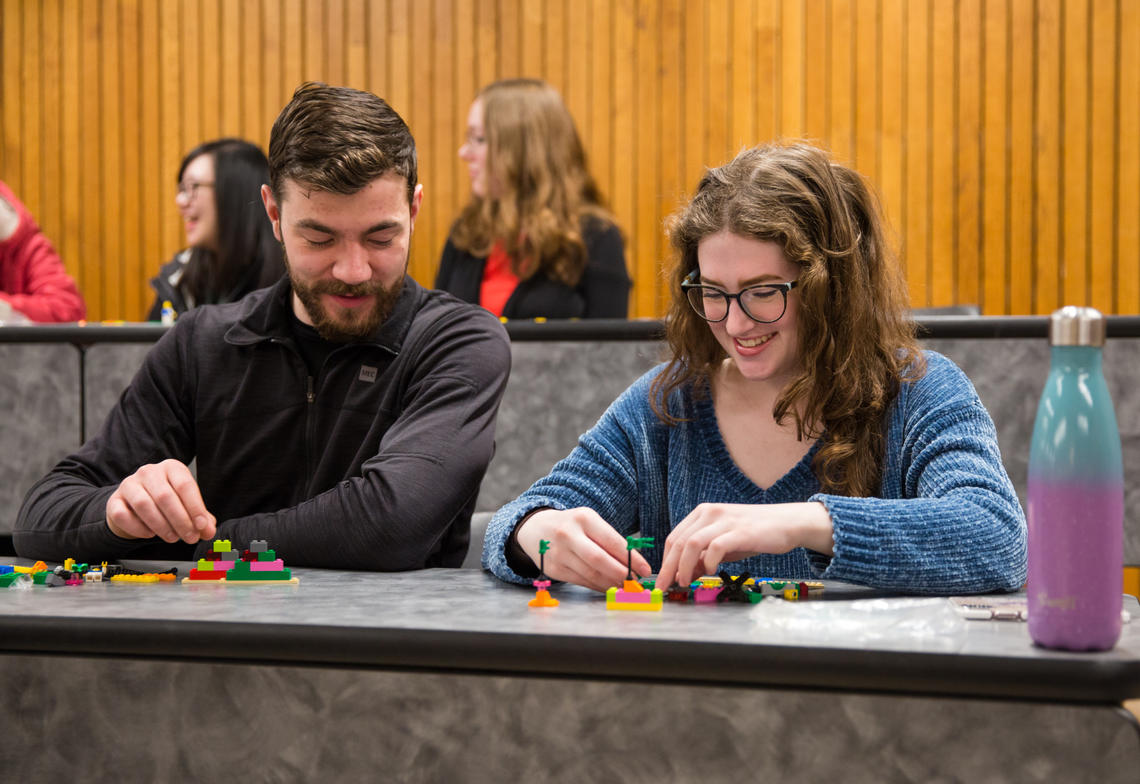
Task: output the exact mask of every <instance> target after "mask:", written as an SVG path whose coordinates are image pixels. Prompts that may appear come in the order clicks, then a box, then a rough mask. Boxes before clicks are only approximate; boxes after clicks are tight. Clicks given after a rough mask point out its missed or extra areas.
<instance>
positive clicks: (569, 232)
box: [435, 79, 630, 319]
mask: <svg viewBox="0 0 1140 784" xmlns="http://www.w3.org/2000/svg"><path fill="white" fill-rule="evenodd" d="M459 157H460V159H462V161H463V162H464V163H465V164H466V166H467V174H468V176H469V177H470V179H471V200H470V201H469V202H468V203H467V206H465V207H464V208H463V211H462V212H461V213H460V215H459V218H458V219H457V220H456V221H455V224H454V225H453V226H452V229H451V233H450V236H449V237H448V239H447V244H446V245H445V246H444V249H443V255H442V258H441V260H440V267H439V274H438V275H437V276H436V280H435V287H436V288H438V289H442V290H444V291H447V292H450V293H451V294H454V295H455V296H457V297H459V298H460V299H462V300H464V301H466V302H475V303H478V304H479V305H482V306H483V307H484V308H486V309H487V310H489V311H491V312H492V313H494V314H495V315H496V316H503V317H506V318H557V319H564V318H625V316H626V314H627V312H628V305H629V289H630V280H629V275H628V273H627V272H626V268H625V247H624V242H623V240H622V236H621V232H620V231H619V230H618V227H617V224H616V223H615V222H614V219H613V216H612V215H611V214H610V213H609V211H608V210H606V209H605V207H604V206H603V201H602V195H601V192H600V191H599V190H598V187H597V185H596V184H595V182H594V178H593V177H592V176H591V175H590V172H589V169H588V167H587V165H586V153H585V150H584V148H583V147H582V142H581V140H580V139H579V137H578V130H577V129H576V128H575V126H574V119H573V118H572V117H571V116H570V112H569V111H568V110H567V109H566V106H565V104H563V102H562V97H561V96H560V95H559V94H558V91H557V90H555V89H554V88H553V87H551V86H550V85H548V84H546V83H545V82H542V81H540V80H537V79H506V80H503V81H499V82H494V83H493V84H490V85H488V86H487V87H485V88H483V90H481V91H480V92H479V95H478V96H477V97H476V98H475V101H474V102H473V103H472V104H471V109H470V111H469V113H468V115H467V134H466V139H465V141H464V143H463V146H461V147H460V148H459Z"/></svg>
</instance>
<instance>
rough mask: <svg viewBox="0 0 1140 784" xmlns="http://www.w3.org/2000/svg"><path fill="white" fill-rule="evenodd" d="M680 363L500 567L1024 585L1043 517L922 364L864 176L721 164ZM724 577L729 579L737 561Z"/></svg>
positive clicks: (702, 217)
mask: <svg viewBox="0 0 1140 784" xmlns="http://www.w3.org/2000/svg"><path fill="white" fill-rule="evenodd" d="M670 233H671V239H672V243H673V246H674V248H675V250H676V251H677V254H676V255H677V258H676V261H675V263H674V264H673V267H672V269H671V271H670V272H669V278H670V280H671V285H672V290H673V298H672V304H671V306H670V311H669V322H668V327H667V337H668V343H669V347H670V349H671V353H672V359H671V360H670V361H669V362H668V363H666V364H664V365H662V366H659V367H657V368H656V369H654V370H652V371H650V372H649V373H648V374H646V375H645V376H644V377H643V378H641V379H640V380H639V381H637V382H635V383H634V385H633V386H631V387H630V388H629V389H628V390H627V391H626V392H625V393H623V395H622V396H621V397H620V398H619V399H618V400H617V401H616V402H615V403H614V404H613V405H612V406H611V407H610V409H609V410H608V411H607V412H606V413H605V414H604V415H603V417H602V419H601V420H600V421H599V422H598V424H597V425H596V426H595V427H594V428H593V429H592V430H590V431H589V432H588V433H586V434H585V435H583V436H582V438H581V439H580V440H579V444H578V447H577V448H576V449H575V450H574V451H573V452H572V453H571V454H570V455H569V456H568V457H567V458H566V459H564V460H562V461H561V462H559V463H558V464H557V465H556V466H555V467H554V469H553V470H552V471H551V473H550V475H549V476H547V477H545V478H543V479H540V480H539V481H538V482H536V483H535V484H534V485H533V486H532V487H531V488H530V489H529V490H527V491H526V492H525V493H524V494H523V495H522V496H520V497H519V498H518V499H516V500H515V501H513V502H511V503H510V504H507V505H506V506H505V507H503V508H502V509H501V510H499V512H498V513H497V514H496V515H495V517H494V518H493V519H492V521H491V523H490V525H489V526H488V530H487V536H486V540H485V544H484V551H483V562H484V565H485V566H487V567H488V568H489V569H491V570H492V571H493V572H494V573H495V574H497V575H498V576H499V577H501V578H503V579H505V580H510V581H515V582H526V581H527V580H528V579H529V578H531V576H532V575H534V574H535V573H536V571H537V569H536V567H535V566H534V564H536V563H538V561H539V542H540V541H541V540H544V539H545V540H548V541H549V542H550V548H549V551H548V552H546V553H545V556H544V559H545V564H544V567H545V574H546V575H548V576H549V577H551V578H553V579H556V580H565V581H568V582H573V583H578V584H581V585H585V586H588V587H591V588H594V589H597V590H605V589H606V588H607V587H609V586H614V585H618V586H620V585H621V583H622V581H623V579H624V578H625V576H626V574H627V571H626V570H627V557H629V556H627V552H626V542H625V539H624V537H625V536H627V535H630V534H633V533H634V532H639V535H640V536H642V537H652V538H653V539H654V541H655V547H654V549H652V550H647V551H646V554H647V555H648V558H643V557H641V553H638V552H634V553H632V563H633V568H634V570H635V571H636V572H638V574H640V575H642V576H645V575H648V574H650V573H651V572H652V571H657V572H658V587H660V588H663V589H664V588H667V587H669V586H670V585H671V584H673V583H674V582H676V583H679V584H681V585H688V584H689V583H690V582H691V581H692V580H694V579H695V578H697V577H699V576H701V575H705V574H714V573H716V572H718V571H719V570H721V569H723V570H725V571H726V572H728V573H729V574H733V575H738V574H741V573H743V572H748V573H750V574H751V575H752V576H754V577H771V578H783V579H801V580H802V579H835V580H843V581H848V582H854V583H861V584H865V585H872V586H877V587H881V588H889V589H896V590H900V591H906V592H913V593H934V594H943V593H975V592H982V591H992V590H1014V589H1017V588H1018V587H1020V586H1021V585H1022V583H1023V582H1024V580H1025V573H1026V543H1025V540H1026V529H1025V516H1024V514H1023V512H1022V510H1021V506H1020V505H1019V503H1018V500H1017V496H1016V494H1015V492H1014V489H1013V486H1012V484H1011V482H1010V480H1009V477H1008V476H1007V474H1006V472H1005V469H1004V468H1003V467H1002V462H1001V455H1000V453H999V451H998V443H997V435H996V432H995V429H994V425H993V422H992V421H991V419H990V417H989V415H988V414H987V413H986V411H985V409H984V408H983V407H982V404H981V402H980V400H979V399H978V396H977V394H976V393H975V391H974V388H973V386H972V385H971V384H970V382H969V381H968V380H967V378H966V377H965V375H964V374H963V373H962V372H961V371H960V370H959V369H958V368H957V367H956V366H955V365H954V364H953V363H952V362H950V361H949V360H948V359H946V358H945V357H943V356H941V355H939V354H935V353H933V352H923V351H921V350H920V348H919V346H918V344H917V342H916V340H915V327H914V324H913V322H912V321H911V318H910V315H909V310H908V303H907V293H906V288H905V284H904V281H903V277H902V272H901V270H900V267H899V264H898V263H897V261H896V259H895V258H894V256H893V255H892V254H891V253H890V252H889V250H888V248H887V246H886V244H885V242H884V238H883V230H882V226H881V220H880V217H879V213H878V209H877V204H876V202H875V200H874V197H873V196H872V194H871V192H870V190H869V189H868V187H867V186H866V184H865V183H864V182H863V180H862V178H861V177H860V176H859V175H858V174H857V173H855V172H854V171H852V170H851V169H848V168H846V167H844V166H841V165H839V164H837V163H834V162H832V161H831V160H830V159H829V158H828V156H827V155H826V154H825V153H823V152H821V151H819V150H817V149H815V148H813V147H809V146H806V145H794V146H768V147H758V148H755V149H751V150H746V151H744V152H742V153H741V154H739V155H738V156H737V157H736V158H735V159H734V160H733V161H731V162H730V163H728V164H727V165H725V166H722V167H720V168H717V169H712V170H710V171H708V173H707V174H706V175H705V177H704V178H703V179H702V180H701V183H700V185H699V186H698V188H697V192H696V194H695V195H694V197H693V199H692V201H691V202H690V203H689V204H688V205H687V206H686V207H685V208H684V209H683V210H681V212H680V213H679V214H678V215H676V216H675V217H674V218H673V220H672V222H671V227H670ZM722 563H723V566H722Z"/></svg>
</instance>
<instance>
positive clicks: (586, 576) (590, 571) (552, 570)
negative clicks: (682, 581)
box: [517, 507, 652, 591]
mask: <svg viewBox="0 0 1140 784" xmlns="http://www.w3.org/2000/svg"><path fill="white" fill-rule="evenodd" d="M517 538H518V542H519V546H520V547H522V549H523V552H525V553H526V554H527V555H528V556H530V559H531V560H532V561H534V565H535V566H538V562H539V557H538V556H539V553H538V543H539V542H540V541H541V540H543V539H547V540H549V541H550V549H549V550H548V551H547V553H546V555H545V559H546V560H545V572H546V575H547V576H548V577H550V578H551V579H553V580H562V581H564V582H568V583H576V584H577V585H584V586H586V587H587V588H593V589H594V590H595V591H605V590H606V589H607V588H610V587H611V586H615V585H621V583H622V581H623V580H624V579H625V578H626V575H627V574H628V571H627V569H626V559H627V557H628V556H627V555H626V549H625V537H624V536H622V535H621V534H619V533H618V532H617V531H615V530H614V529H613V526H611V525H610V524H609V523H607V522H606V521H605V520H603V519H602V518H601V515H599V514H598V513H597V512H595V511H594V510H593V509H589V508H587V507H579V508H578V509H567V510H566V511H564V512H561V511H558V510H556V509H544V510H542V511H541V512H536V513H535V514H533V515H531V516H530V517H529V518H528V519H527V520H526V522H524V523H523V524H522V525H521V526H519V529H518V536H517ZM633 571H634V573H636V574H638V575H640V576H643V577H644V576H648V575H649V574H650V572H651V571H652V570H651V569H650V567H649V563H648V562H647V561H646V560H645V558H644V557H643V556H642V555H641V553H639V552H637V551H636V550H635V551H634V552H633Z"/></svg>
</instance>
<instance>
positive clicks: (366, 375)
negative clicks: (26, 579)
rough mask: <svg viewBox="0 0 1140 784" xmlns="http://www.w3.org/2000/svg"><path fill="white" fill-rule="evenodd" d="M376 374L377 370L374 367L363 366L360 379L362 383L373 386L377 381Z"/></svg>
mask: <svg viewBox="0 0 1140 784" xmlns="http://www.w3.org/2000/svg"><path fill="white" fill-rule="evenodd" d="M376 372H377V371H376V368H374V367H372V366H371V365H361V366H360V376H359V378H360V380H361V381H367V382H368V383H369V384H371V383H372V382H373V381H375V380H376Z"/></svg>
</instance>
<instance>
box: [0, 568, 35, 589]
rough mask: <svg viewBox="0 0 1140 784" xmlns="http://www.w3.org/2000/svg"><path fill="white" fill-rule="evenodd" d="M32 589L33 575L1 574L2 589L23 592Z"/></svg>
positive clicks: (23, 573) (20, 573) (22, 573)
mask: <svg viewBox="0 0 1140 784" xmlns="http://www.w3.org/2000/svg"><path fill="white" fill-rule="evenodd" d="M31 587H32V575H31V574H30V573H28V572H6V573H5V574H0V588H11V589H13V590H17V591H21V590H25V589H28V588H31Z"/></svg>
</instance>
